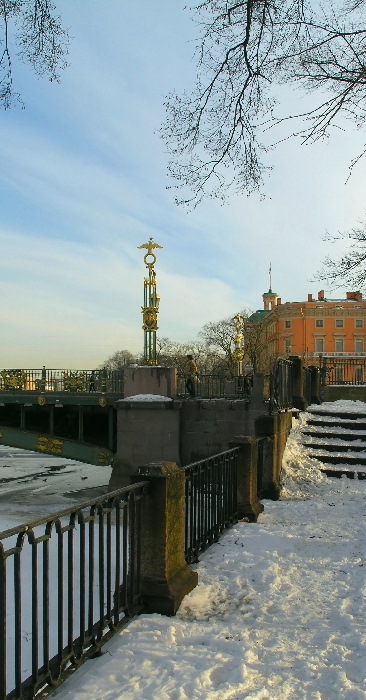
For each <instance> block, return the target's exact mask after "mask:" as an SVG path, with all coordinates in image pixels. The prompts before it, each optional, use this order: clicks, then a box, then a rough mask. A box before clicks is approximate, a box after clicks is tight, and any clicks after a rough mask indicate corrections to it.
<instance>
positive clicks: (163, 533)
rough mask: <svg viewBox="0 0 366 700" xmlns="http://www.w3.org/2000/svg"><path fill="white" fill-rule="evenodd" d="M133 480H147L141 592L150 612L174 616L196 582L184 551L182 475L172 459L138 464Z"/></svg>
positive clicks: (183, 486)
mask: <svg viewBox="0 0 366 700" xmlns="http://www.w3.org/2000/svg"><path fill="white" fill-rule="evenodd" d="M131 480H132V482H136V481H141V480H143V481H148V482H150V487H149V492H148V495H147V497H146V502H145V503H144V507H143V509H142V527H141V537H142V541H141V594H142V598H143V601H144V603H145V609H146V611H147V612H149V613H160V614H163V615H175V613H176V612H177V610H178V608H179V606H180V604H181V602H182V600H183V598H184V596H185V595H186V594H187V593H189V592H190V591H191V590H192V589H193V588H195V586H196V585H197V582H198V575H197V573H196V572H194V571H192V569H191V568H190V567H189V566H188V564H187V563H186V561H185V554H184V542H185V536H184V518H185V476H184V472H183V471H182V470H181V469H180V468H179V467H178V466H177V464H176V463H175V462H153V463H151V464H147V465H146V466H144V467H140V468H139V470H138V472H137V474H136V475H133V476H132V477H131Z"/></svg>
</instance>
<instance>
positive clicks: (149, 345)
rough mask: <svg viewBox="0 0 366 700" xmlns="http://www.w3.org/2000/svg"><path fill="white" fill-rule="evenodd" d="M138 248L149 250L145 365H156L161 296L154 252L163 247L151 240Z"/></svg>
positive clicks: (144, 312) (144, 307) (144, 322)
mask: <svg viewBox="0 0 366 700" xmlns="http://www.w3.org/2000/svg"><path fill="white" fill-rule="evenodd" d="M137 247H138V248H147V253H146V255H145V256H144V263H145V265H146V267H147V269H148V271H149V276H148V277H145V278H144V305H143V306H142V307H141V310H142V319H143V324H142V329H143V331H144V364H145V365H156V364H157V361H156V331H157V330H158V313H159V304H160V296H159V295H158V294H157V292H156V272H155V270H154V265H155V263H156V255H155V254H154V253H153V250H154V249H155V248H162V247H163V246H161V245H158V243H154V241H153V239H152V238H149V240H148V243H143V244H142V245H139V246H137Z"/></svg>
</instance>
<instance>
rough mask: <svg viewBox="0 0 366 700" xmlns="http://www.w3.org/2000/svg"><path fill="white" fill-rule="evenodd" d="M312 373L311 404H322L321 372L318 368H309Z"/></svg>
mask: <svg viewBox="0 0 366 700" xmlns="http://www.w3.org/2000/svg"><path fill="white" fill-rule="evenodd" d="M309 370H310V373H311V375H310V376H311V403H317V404H319V403H321V399H320V372H319V369H318V367H315V366H313V365H312V366H311V367H309Z"/></svg>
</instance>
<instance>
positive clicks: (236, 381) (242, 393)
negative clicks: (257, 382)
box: [177, 374, 253, 401]
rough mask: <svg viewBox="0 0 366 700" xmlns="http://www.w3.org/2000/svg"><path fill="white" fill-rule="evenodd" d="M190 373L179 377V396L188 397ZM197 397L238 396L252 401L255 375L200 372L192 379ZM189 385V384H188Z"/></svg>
mask: <svg viewBox="0 0 366 700" xmlns="http://www.w3.org/2000/svg"><path fill="white" fill-rule="evenodd" d="M189 379H190V376H189V375H181V376H179V377H178V387H177V393H178V396H181V397H183V398H188V397H189V395H190V391H189V389H188V387H187V383H188V382H189ZM191 381H192V382H193V393H194V397H195V398H199V399H213V398H238V399H244V400H246V401H250V398H251V394H252V385H253V377H252V376H251V375H250V376H249V375H248V376H241V377H225V376H221V375H218V374H199V375H198V377H194V378H193V379H191ZM188 386H189V385H188Z"/></svg>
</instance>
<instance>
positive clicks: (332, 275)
mask: <svg viewBox="0 0 366 700" xmlns="http://www.w3.org/2000/svg"><path fill="white" fill-rule="evenodd" d="M326 240H329V241H337V240H338V241H339V240H342V241H344V242H347V243H348V246H347V249H346V252H345V253H343V254H342V255H341V256H340V257H339V258H331V257H330V256H327V257H326V258H325V259H324V260H323V264H322V268H321V269H320V270H319V272H318V273H317V275H316V276H315V279H316V280H322V281H325V282H326V283H327V284H328V286H329V287H330V288H333V289H334V288H336V287H339V286H341V285H342V286H344V285H346V286H347V287H348V289H349V290H350V291H356V290H357V291H358V290H365V289H366V221H365V222H361V223H360V226H359V227H357V228H354V229H352V230H351V232H347V233H338V234H335V235H330V234H328V235H327V236H326Z"/></svg>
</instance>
